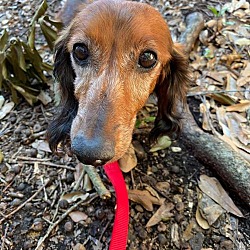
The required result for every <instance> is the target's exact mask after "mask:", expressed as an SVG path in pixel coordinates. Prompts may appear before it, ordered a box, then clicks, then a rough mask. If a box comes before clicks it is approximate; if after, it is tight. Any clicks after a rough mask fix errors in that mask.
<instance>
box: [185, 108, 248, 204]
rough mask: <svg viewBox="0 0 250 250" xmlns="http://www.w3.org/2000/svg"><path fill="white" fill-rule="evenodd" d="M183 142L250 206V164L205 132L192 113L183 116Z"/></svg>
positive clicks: (226, 145) (225, 144)
mask: <svg viewBox="0 0 250 250" xmlns="http://www.w3.org/2000/svg"><path fill="white" fill-rule="evenodd" d="M183 116H184V117H183V118H184V119H183V128H182V140H183V142H184V144H185V145H186V146H187V148H188V149H189V150H190V151H191V153H192V154H193V155H194V157H195V158H197V159H198V160H199V161H200V162H202V163H203V164H205V165H206V166H209V167H211V168H212V169H213V170H214V171H215V172H216V173H217V174H218V175H219V176H220V177H221V178H222V179H223V180H224V181H225V182H226V183H227V184H229V186H230V187H232V188H233V189H234V191H235V192H236V193H237V194H238V195H239V196H240V197H241V198H242V200H243V201H244V202H245V203H246V205H248V206H250V181H249V180H250V163H249V162H247V161H246V160H245V159H244V158H242V157H241V156H240V155H239V154H238V153H237V152H236V151H234V150H233V149H232V148H231V147H230V146H229V145H228V144H227V143H225V142H223V141H222V140H220V139H219V138H217V137H215V136H213V135H211V134H208V133H205V132H203V130H201V129H200V128H199V127H198V126H197V124H196V122H195V120H194V118H193V116H192V115H191V114H190V112H185V114H183Z"/></svg>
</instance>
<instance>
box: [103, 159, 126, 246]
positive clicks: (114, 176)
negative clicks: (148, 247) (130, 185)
mask: <svg viewBox="0 0 250 250" xmlns="http://www.w3.org/2000/svg"><path fill="white" fill-rule="evenodd" d="M104 170H105V172H106V175H107V176H108V178H109V179H110V181H111V183H112V185H113V187H114V189H115V193H116V213H115V221H114V227H113V232H112V236H111V242H110V247H109V250H125V249H126V245H127V238H128V224H129V203H128V192H127V188H126V184H125V181H124V178H123V175H122V171H121V169H120V167H119V164H118V162H113V163H109V164H106V165H105V166H104Z"/></svg>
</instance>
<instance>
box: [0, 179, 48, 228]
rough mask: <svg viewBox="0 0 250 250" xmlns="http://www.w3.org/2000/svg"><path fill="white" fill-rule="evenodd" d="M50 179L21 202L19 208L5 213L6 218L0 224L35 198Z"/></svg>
mask: <svg viewBox="0 0 250 250" xmlns="http://www.w3.org/2000/svg"><path fill="white" fill-rule="evenodd" d="M49 181H50V180H47V181H46V182H45V184H44V185H43V186H41V187H40V188H39V189H38V190H37V191H36V192H35V193H34V194H33V195H32V196H31V197H30V198H29V199H27V200H26V201H25V202H24V203H23V204H21V205H20V206H19V207H18V208H17V209H15V210H13V211H12V212H10V213H9V214H7V215H5V216H4V218H2V219H1V220H0V225H1V224H2V222H3V221H5V220H6V219H8V218H9V217H11V216H12V215H13V214H15V213H16V212H18V211H19V210H20V209H21V208H23V207H24V206H25V205H26V204H27V203H28V202H30V201H31V200H33V199H34V198H35V197H36V196H37V195H38V194H39V193H40V192H41V191H42V190H43V189H44V188H45V187H46V186H47V185H48V183H49Z"/></svg>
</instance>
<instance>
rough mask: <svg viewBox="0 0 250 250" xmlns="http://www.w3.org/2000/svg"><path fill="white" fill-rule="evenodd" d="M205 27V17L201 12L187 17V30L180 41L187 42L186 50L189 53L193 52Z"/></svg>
mask: <svg viewBox="0 0 250 250" xmlns="http://www.w3.org/2000/svg"><path fill="white" fill-rule="evenodd" d="M203 28H204V18H203V15H202V14H201V13H199V12H194V13H191V14H189V15H188V16H187V17H186V30H185V31H184V32H182V34H181V36H180V38H179V41H180V43H182V44H185V51H186V52H187V53H190V52H191V50H192V48H193V47H194V44H195V42H196V40H197V38H198V37H199V34H200V32H201V30H202V29H203Z"/></svg>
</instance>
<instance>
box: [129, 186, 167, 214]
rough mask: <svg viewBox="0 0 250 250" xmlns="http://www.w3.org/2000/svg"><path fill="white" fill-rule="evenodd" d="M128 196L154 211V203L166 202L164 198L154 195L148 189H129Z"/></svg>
mask: <svg viewBox="0 0 250 250" xmlns="http://www.w3.org/2000/svg"><path fill="white" fill-rule="evenodd" d="M128 198H129V199H130V200H131V201H134V202H136V203H139V204H141V205H142V206H143V207H144V208H145V209H146V210H148V211H153V204H155V205H162V204H163V202H164V199H158V198H156V197H154V196H152V195H151V194H150V193H149V191H147V190H135V189H133V190H128Z"/></svg>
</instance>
